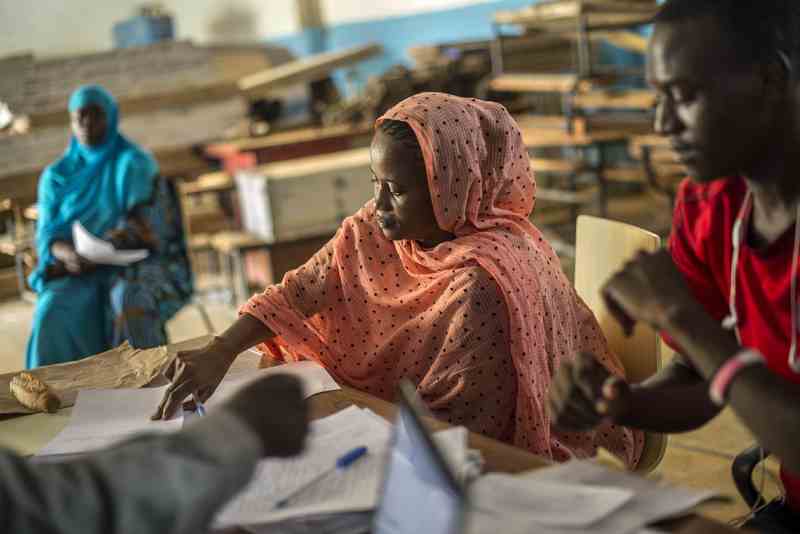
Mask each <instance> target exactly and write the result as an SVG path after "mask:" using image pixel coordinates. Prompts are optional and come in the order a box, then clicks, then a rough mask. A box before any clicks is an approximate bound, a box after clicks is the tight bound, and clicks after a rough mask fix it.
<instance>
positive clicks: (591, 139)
mask: <svg viewBox="0 0 800 534" xmlns="http://www.w3.org/2000/svg"><path fill="white" fill-rule="evenodd" d="M520 130H521V131H522V139H523V142H524V143H525V146H527V147H528V148H547V147H586V146H591V145H593V144H596V143H614V142H624V141H626V140H627V139H628V137H629V134H628V132H625V131H619V130H608V131H603V132H597V133H585V134H580V133H573V134H570V133H568V132H566V131H564V130H562V131H559V130H555V129H553V130H548V129H544V128H536V127H529V126H526V125H525V124H524V123H520Z"/></svg>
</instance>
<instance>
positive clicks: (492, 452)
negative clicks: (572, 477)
mask: <svg viewBox="0 0 800 534" xmlns="http://www.w3.org/2000/svg"><path fill="white" fill-rule="evenodd" d="M205 340H206V338H203V339H197V340H190V341H188V342H184V343H179V344H176V345H175V346H173V347H171V350H185V349H188V348H196V347H198V346H199V345H202V343H203V342H204V341H205ZM310 403H311V417H312V419H318V418H321V417H325V416H327V415H330V414H333V413H335V412H337V411H340V410H343V409H344V408H347V407H348V406H351V405H353V404H355V405H357V406H361V407H364V408H369V409H370V410H372V411H374V412H375V413H377V414H378V415H380V416H382V417H385V418H387V419H392V418H393V417H394V414H395V411H396V407H395V406H394V405H393V404H391V403H388V402H386V401H383V400H381V399H378V398H375V397H373V396H372V395H369V394H367V393H363V392H361V391H357V390H355V389H353V388H349V387H344V388H342V389H341V390H340V391H333V392H328V393H322V394H320V395H316V396H314V397H312V398H311V400H310ZM70 413H71V408H67V409H65V410H60V411H59V412H58V413H56V414H53V415H48V414H35V415H23V416H11V417H0V446H5V447H11V448H14V449H15V450H17V451H18V452H20V453H22V454H33V453H35V451H37V450H39V449H40V448H41V447H42V446H44V444H45V443H47V442H48V441H49V440H51V439H52V438H53V437H54V436H55V435H56V434H57V433H58V432H59V431H60V430H61V429H62V428H64V426H65V425H66V424H67V422H68V420H69V415H70ZM426 422H427V423H428V424H429V425H430V426H431V427H432V428H434V429H441V428H446V427H447V426H448V425H447V423H443V422H440V421H436V420H433V419H426ZM469 445H470V447H472V448H475V449H479V450H480V451H481V453H482V454H483V457H484V459H485V461H486V468H487V470H488V471H497V472H505V473H520V472H523V471H528V470H531V469H539V468H542V467H546V466H547V465H548V462H547V461H546V460H543V459H542V458H540V457H538V456H536V455H533V454H531V453H529V452H526V451H523V450H522V449H518V448H516V447H512V446H510V445H507V444H504V443H500V442H498V441H496V440H493V439H491V438H488V437H486V436H482V435H480V434H476V433H474V432H470V433H469ZM658 528H661V529H664V530H666V531H667V532H673V533H676V534H737V533H740V532H741V531H740V530H736V529H733V528H732V527H729V526H727V525H723V524H721V523H717V522H714V521H711V520H709V519H705V518H703V517H700V516H697V515H692V516H688V517H686V518H682V519H679V520H672V521H669V522H664V523H661V524H659V525H658Z"/></svg>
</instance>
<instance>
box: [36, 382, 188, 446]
mask: <svg viewBox="0 0 800 534" xmlns="http://www.w3.org/2000/svg"><path fill="white" fill-rule="evenodd" d="M165 390H166V387H160V388H140V389H97V390H91V389H87V390H83V391H81V392H79V393H78V398H77V400H76V401H75V407H74V408H73V409H72V416H71V417H70V421H69V423H68V424H67V426H66V427H65V428H64V430H62V431H61V432H60V433H59V434H58V435H57V436H56V437H55V439H53V440H52V441H51V442H50V443H48V444H47V445H46V446H45V447H44V448H43V449H42V450H41V451H39V453H38V455H37V456H52V455H64V454H77V453H85V452H88V451H93V450H96V449H100V448H102V447H106V446H108V445H111V444H113V443H115V442H117V441H120V440H122V439H125V438H129V437H131V436H132V435H134V434H137V433H140V432H174V431H177V430H180V428H181V426H182V424H183V420H182V418H180V417H178V418H175V419H172V420H170V421H151V420H150V415H152V413H153V412H154V411H155V409H156V407H157V406H158V403H159V402H161V398H162V396H163V395H164V391H165Z"/></svg>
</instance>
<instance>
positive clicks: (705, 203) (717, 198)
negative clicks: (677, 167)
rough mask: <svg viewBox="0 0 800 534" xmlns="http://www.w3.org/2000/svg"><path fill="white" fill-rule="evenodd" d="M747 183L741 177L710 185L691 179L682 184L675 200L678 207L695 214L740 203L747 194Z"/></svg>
mask: <svg viewBox="0 0 800 534" xmlns="http://www.w3.org/2000/svg"><path fill="white" fill-rule="evenodd" d="M745 189H746V186H745V183H744V180H742V179H741V178H739V177H731V178H723V179H720V180H714V181H713V182H708V183H698V182H695V181H693V180H691V179H690V178H687V179H685V180H684V181H683V182H681V184H680V186H679V187H678V193H677V196H676V199H675V205H676V207H681V208H683V209H686V210H690V211H692V212H693V213H694V214H700V213H703V212H708V211H714V210H715V209H717V208H719V207H721V206H723V205H730V204H732V203H736V202H739V201H740V200H741V198H742V196H743V195H744V193H745Z"/></svg>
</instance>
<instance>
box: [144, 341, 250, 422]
mask: <svg viewBox="0 0 800 534" xmlns="http://www.w3.org/2000/svg"><path fill="white" fill-rule="evenodd" d="M237 356H238V352H237V351H236V350H235V349H231V348H230V347H228V346H227V345H226V343H225V341H224V339H223V338H220V337H215V338H214V339H213V340H212V341H211V342H210V343H209V344H208V345H206V346H205V347H203V348H202V349H198V350H189V351H184V352H179V353H178V355H177V356H176V357H175V359H174V360H172V361H171V362H170V363H169V365H168V366H167V368H166V370H165V371H164V374H165V375H166V377H167V378H168V379H169V380H170V382H172V383H171V384H170V386H169V387H168V388H167V391H166V392H165V393H164V398H163V399H162V400H161V404H159V405H158V409H157V410H156V413H154V414H153V416H152V419H153V420H158V419H171V418H172V417H173V416H174V415H175V412H177V411H178V409H179V408H181V407H182V406H183V402H184V400H186V399H187V398H188V397H189V396H190V395H192V394H195V395H196V396H197V398H198V399H199V400H200V402H205V401H206V400H208V398H209V397H211V395H212V394H213V393H214V391H216V389H217V386H219V383H220V382H221V381H222V378H223V377H224V376H225V373H227V372H228V369H229V368H230V366H231V365H232V364H233V361H234V360H235V359H236V357H237Z"/></svg>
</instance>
